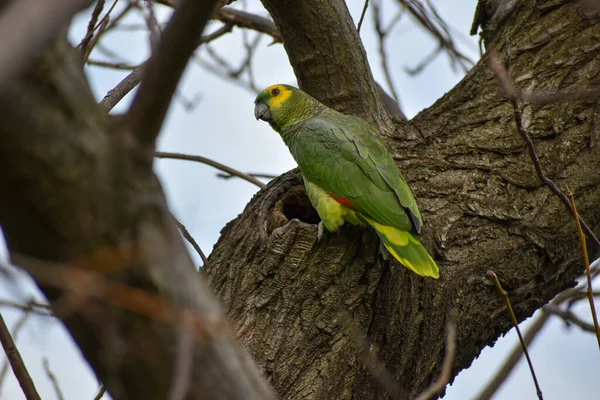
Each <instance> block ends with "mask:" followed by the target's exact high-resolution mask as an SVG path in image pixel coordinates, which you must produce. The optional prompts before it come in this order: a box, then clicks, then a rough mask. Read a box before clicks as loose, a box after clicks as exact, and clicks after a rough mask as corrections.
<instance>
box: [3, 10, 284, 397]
mask: <svg viewBox="0 0 600 400" xmlns="http://www.w3.org/2000/svg"><path fill="white" fill-rule="evenodd" d="M15 3H16V2H15ZM65 3H68V2H65ZM71 3H72V2H71ZM3 5H4V4H1V3H0V14H2V13H3V12H7V11H6V9H8V7H6V8H4V9H3V8H2V6H3ZM11 5H12V4H11ZM213 6H214V1H212V2H211V1H204V2H196V1H193V0H187V1H180V2H179V6H178V7H179V9H178V10H177V11H175V14H174V16H177V15H178V14H177V13H179V15H183V16H184V17H185V18H187V21H185V20H184V22H188V23H190V22H191V23H192V24H194V28H195V30H196V31H201V30H202V28H203V26H204V24H205V23H206V21H207V19H208V17H209V16H210V14H211V13H212V11H213ZM40 7H42V6H40ZM42 8H43V7H42ZM36 10H37V11H35V10H34V13H33V17H34V19H35V18H36V17H37V16H39V15H42V14H43V13H41V12H40V8H39V7H38V8H37V9H36ZM190 10H191V12H190ZM26 11H27V10H25V12H23V13H21V14H20V15H18V17H19V18H21V19H26V18H27V15H23V14H25V13H26ZM52 11H54V9H53V10H52ZM57 13H58V11H57ZM1 16H2V17H6V14H2V15H1ZM29 16H31V15H29ZM197 16H204V17H203V18H196V17H197ZM50 17H51V18H50ZM59 17H64V15H60V16H59V15H52V16H49V17H48V18H49V21H50V22H48V21H44V22H46V23H51V22H52V21H55V20H58V21H59V23H61V24H62V22H61V21H60V18H59ZM67 18H68V16H67V17H65V19H67ZM182 19H184V18H179V20H180V21H181V20H182ZM190 20H191V21H190ZM172 21H173V19H172ZM35 23H37V21H35V20H34V21H32V23H31V24H25V26H26V27H27V28H26V29H32V30H35V29H37V26H33V25H34V24H35ZM182 25H183V24H182ZM171 28H173V26H171V24H169V26H168V27H167V28H166V29H165V30H164V31H163V34H162V38H161V40H166V39H167V38H168V39H169V40H171V41H175V40H178V41H179V47H178V48H173V49H172V50H173V51H172V52H170V54H169V57H171V58H169V59H168V60H166V61H167V62H168V63H169V64H168V67H169V69H168V70H167V71H166V72H165V74H172V75H169V76H168V79H163V76H161V73H160V72H161V71H160V61H158V62H155V63H154V64H155V66H156V65H158V66H159V67H156V68H155V72H157V73H155V75H154V76H150V77H149V78H147V80H146V81H145V83H148V82H153V83H157V80H158V83H161V84H163V88H162V89H163V92H162V93H156V92H154V93H152V91H150V93H149V97H150V98H151V101H149V102H146V103H145V104H146V105H147V104H151V105H154V104H156V103H157V102H160V101H162V102H163V104H164V103H165V102H166V101H167V100H168V99H169V98H170V97H167V95H166V94H165V92H166V91H167V89H168V87H167V89H165V86H168V85H164V83H165V82H167V83H169V81H171V82H173V81H175V83H176V80H177V79H178V78H179V75H176V69H177V67H178V66H179V65H181V64H182V63H183V62H185V61H186V60H187V58H184V57H185V54H183V55H182V53H183V52H184V51H185V49H184V50H182V49H181V47H184V46H183V45H181V43H185V42H187V43H189V42H192V43H193V40H194V39H197V38H195V37H192V38H191V39H192V40H190V37H187V38H184V37H183V36H184V35H179V33H178V32H177V30H176V29H171ZM184 28H185V25H183V26H181V30H184ZM57 30H58V29H57ZM61 30H62V31H64V29H61ZM190 31H191V32H190ZM63 33H64V32H63ZM194 33H195V31H194V30H190V29H188V30H187V34H188V35H189V36H191V35H193V34H194ZM199 34H200V32H198V36H199ZM17 36H19V35H17ZM25 36H26V35H25ZM34 36H35V35H34ZM17 39H18V40H17V41H16V42H15V43H16V44H15V46H24V47H25V46H31V47H32V48H31V49H29V48H28V49H27V50H31V51H30V52H28V53H27V54H30V53H33V54H41V53H43V54H44V55H43V57H36V58H40V59H36V60H33V59H28V60H27V63H26V65H20V66H18V67H14V66H12V65H11V67H14V68H13V70H18V71H20V74H19V76H17V77H14V79H12V80H10V81H8V82H6V81H1V82H0V86H1V90H0V193H1V195H0V224H1V226H2V230H3V232H4V235H5V237H6V242H7V245H8V249H9V252H10V256H11V260H12V261H13V262H14V263H15V264H17V265H19V266H21V267H23V268H24V269H25V270H26V271H27V272H29V273H30V274H31V275H32V278H33V279H34V280H35V281H36V283H37V285H38V286H39V287H40V289H41V290H42V291H43V292H44V294H45V295H46V296H47V298H48V300H49V301H50V304H51V306H52V309H53V311H54V314H55V315H56V316H57V317H58V318H60V319H61V321H62V322H63V323H64V324H65V326H66V328H67V329H68V330H69V332H70V334H71V335H72V336H73V339H74V340H75V341H76V342H77V344H78V346H79V348H80V349H81V351H82V353H83V355H84V356H85V358H86V359H87V360H88V362H89V363H90V365H91V367H92V368H93V369H94V372H95V373H96V375H97V377H98V378H99V379H100V380H101V381H102V382H103V383H104V385H105V386H106V388H107V389H108V391H109V392H110V394H111V396H112V398H113V399H115V400H121V399H145V400H154V399H155V400H164V399H167V398H168V399H187V400H193V399H203V400H206V399H242V398H243V399H255V400H263V399H274V398H275V394H274V392H273V391H272V389H271V388H270V387H269V386H268V384H267V382H266V381H265V380H264V378H263V377H262V376H261V375H260V373H259V372H258V370H257V369H256V367H255V366H254V364H253V362H252V360H251V358H250V357H249V355H248V353H247V351H246V350H245V349H244V348H243V347H242V346H241V345H240V344H239V343H238V342H237V340H235V337H234V334H233V332H232V330H231V329H230V327H229V324H228V323H227V321H226V320H225V318H224V315H223V312H222V310H221V308H220V305H219V304H218V301H217V299H216V298H215V297H214V296H213V294H212V293H211V291H210V289H209V288H208V286H207V285H206V283H205V282H204V281H203V280H202V279H201V278H200V277H199V276H198V274H197V272H196V269H195V268H194V265H193V264H192V260H191V258H190V257H189V254H188V252H187V250H186V248H185V245H184V243H183V241H182V238H181V235H180V233H179V231H177V228H176V226H175V223H174V221H173V218H172V216H171V214H170V212H169V210H168V207H167V204H166V200H165V197H164V194H163V192H162V189H161V187H160V184H159V182H158V179H157V178H156V176H155V175H154V173H153V170H152V159H153V154H154V143H153V140H150V141H148V140H145V141H143V142H141V141H140V140H139V138H138V137H136V136H134V135H133V134H132V132H133V131H134V130H133V128H132V127H131V126H129V127H128V130H127V132H125V129H123V124H122V122H121V121H122V119H123V118H122V117H121V118H111V117H109V116H108V115H107V114H106V111H105V110H104V109H103V108H101V107H100V106H99V105H98V104H97V103H96V102H95V100H94V98H93V96H92V93H91V91H90V89H89V85H88V82H87V80H86V78H85V75H84V72H83V68H82V63H81V54H80V52H79V51H77V50H75V49H73V48H72V47H71V46H70V45H69V44H68V43H67V41H66V38H64V37H61V38H58V39H56V40H52V38H44V39H45V40H47V41H48V42H49V43H50V45H49V46H47V48H44V49H39V48H36V47H35V46H34V45H35V43H34V45H31V43H29V42H27V40H24V39H23V37H21V36H19V37H18V38H17ZM184 39H187V40H184ZM0 40H5V41H6V40H12V38H8V39H7V38H1V39H0ZM167 43H168V42H167ZM188 46H189V45H188ZM190 47H191V46H190ZM159 49H160V47H159ZM20 50H21V49H20ZM169 50H170V49H169ZM191 50H193V48H191V49H189V51H190V52H191ZM11 54H12V53H10V52H9V53H8V56H7V54H6V52H4V54H1V55H0V58H2V57H5V58H6V57H10V55H11ZM154 54H155V55H156V54H160V52H159V51H156V52H155V53H154ZM157 57H158V56H157ZM188 57H189V56H188ZM174 59H177V62H174V61H173V60H174ZM153 60H155V59H154V58H153ZM153 60H152V61H153ZM157 60H160V59H159V58H157ZM3 61H5V60H3ZM23 63H24V64H25V62H23ZM32 65H33V66H32ZM173 65H175V66H173ZM30 66H31V67H30ZM148 68H149V67H148ZM181 69H183V66H182V67H181ZM11 72H12V71H11ZM5 75H6V73H5ZM3 77H4V76H3ZM155 86H156V85H155ZM171 86H173V87H174V83H173V85H171ZM138 96H140V97H141V96H143V95H142V94H139V93H138ZM153 96H154V97H153ZM160 96H162V98H160V99H159V97H160ZM140 97H136V99H139V98H140ZM134 104H136V103H135V102H134ZM142 104H143V103H142ZM143 108H144V106H143V105H142V106H139V107H138V110H137V111H138V112H140V115H142V116H144V115H149V114H150V113H147V114H145V113H144V109H143ZM165 111H166V107H165ZM114 119H116V120H117V121H116V122H115V121H113V120H114ZM150 119H151V120H152V122H153V123H154V127H149V128H148V129H145V130H144V132H143V133H144V134H145V135H146V136H144V139H148V138H149V137H150V136H149V135H151V134H153V133H158V131H159V129H160V124H161V123H162V118H160V117H159V118H156V116H155V115H151V116H150ZM157 125H158V126H157ZM152 128H154V130H152ZM0 272H4V271H0ZM3 278H5V277H4V276H3Z"/></svg>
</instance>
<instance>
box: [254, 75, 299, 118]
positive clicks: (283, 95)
mask: <svg viewBox="0 0 600 400" xmlns="http://www.w3.org/2000/svg"><path fill="white" fill-rule="evenodd" d="M294 89H295V88H293V87H291V86H288V85H281V84H278V85H272V86H269V87H268V88H266V89H264V90H263V91H262V92H260V93H259V94H258V96H256V100H254V116H255V117H256V119H262V120H263V121H267V122H273V113H276V114H277V111H278V110H279V109H280V108H281V105H282V104H284V103H285V102H286V101H287V100H289V98H290V97H292V94H293V93H294Z"/></svg>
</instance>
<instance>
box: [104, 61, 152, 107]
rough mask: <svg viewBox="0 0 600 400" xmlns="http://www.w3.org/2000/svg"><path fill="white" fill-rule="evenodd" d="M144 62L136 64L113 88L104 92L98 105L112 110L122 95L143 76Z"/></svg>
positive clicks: (131, 88)
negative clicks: (104, 94)
mask: <svg viewBox="0 0 600 400" xmlns="http://www.w3.org/2000/svg"><path fill="white" fill-rule="evenodd" d="M145 68H146V62H144V63H142V64H140V65H138V66H137V67H136V68H135V69H134V70H133V71H131V73H130V74H129V75H127V76H126V77H125V78H123V80H122V81H121V82H119V83H118V84H117V86H115V87H114V88H112V89H111V90H109V91H108V93H106V96H104V98H103V99H102V100H101V101H100V105H101V106H102V107H104V108H106V111H110V110H112V109H113V108H114V107H115V106H116V105H117V104H119V102H120V101H121V100H123V97H125V96H127V94H128V93H129V92H131V91H132V90H133V89H134V88H135V87H136V86H137V85H138V84H139V83H140V82H141V81H142V77H143V76H144V70H145Z"/></svg>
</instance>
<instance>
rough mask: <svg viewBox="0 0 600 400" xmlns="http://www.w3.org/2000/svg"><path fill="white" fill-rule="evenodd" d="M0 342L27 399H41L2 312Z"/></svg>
mask: <svg viewBox="0 0 600 400" xmlns="http://www.w3.org/2000/svg"><path fill="white" fill-rule="evenodd" d="M0 342H1V343H2V347H3V348H4V352H5V353H6V357H7V359H8V361H9V363H10V366H11V368H12V370H13V373H14V374H15V377H16V378H17V380H18V381H19V385H21V389H22V390H23V394H24V395H25V398H26V399H27V400H41V399H40V395H39V394H38V392H37V390H36V388H35V385H34V384H33V380H32V379H31V376H30V375H29V372H28V371H27V368H26V367H25V363H24V362H23V359H22V358H21V354H19V350H18V349H17V346H16V345H15V342H14V341H13V338H12V336H11V334H10V332H9V331H8V327H7V326H6V323H5V322H4V318H3V317H2V314H1V313H0Z"/></svg>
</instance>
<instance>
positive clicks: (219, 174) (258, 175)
mask: <svg viewBox="0 0 600 400" xmlns="http://www.w3.org/2000/svg"><path fill="white" fill-rule="evenodd" d="M247 175H249V176H253V177H255V178H263V179H268V180H271V179H275V178H277V175H272V174H262V173H255V172H249V173H247ZM217 177H218V178H221V179H231V178H239V176H237V175H231V174H226V173H222V172H217Z"/></svg>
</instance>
